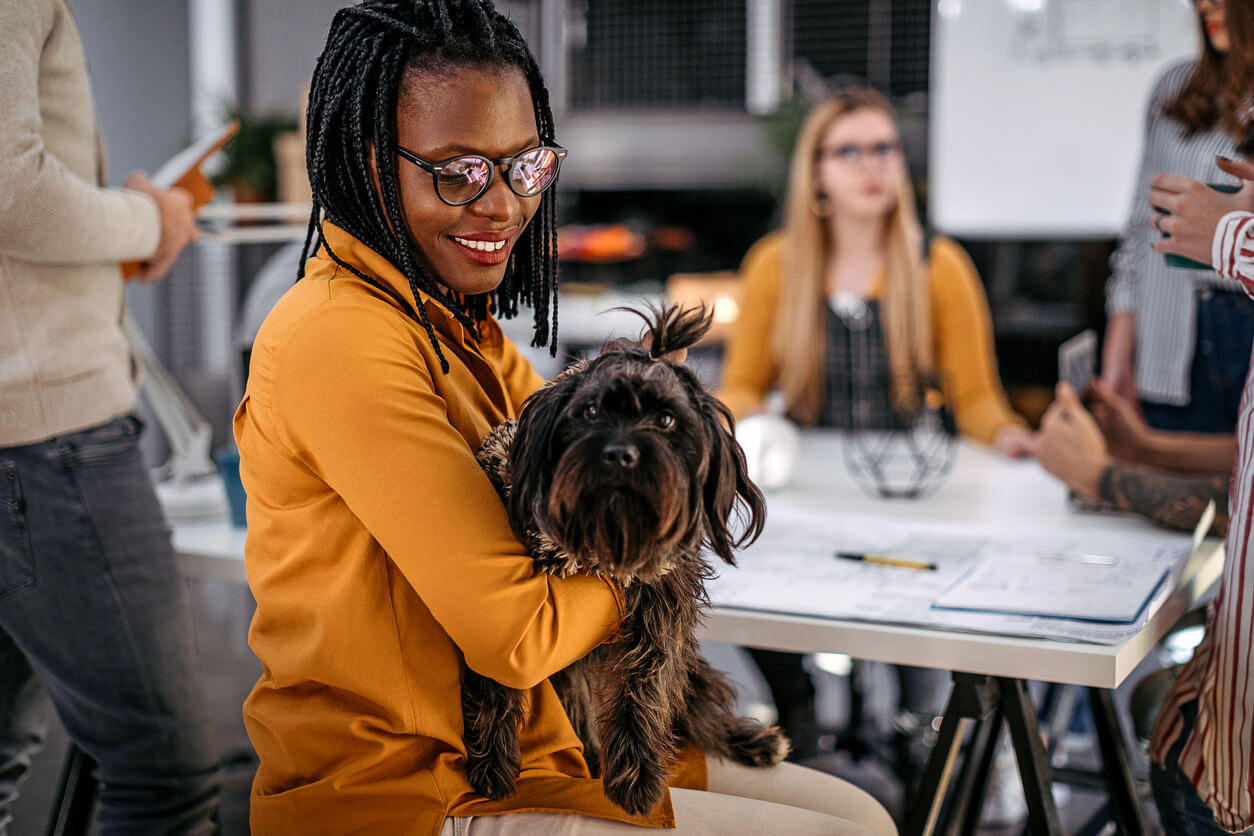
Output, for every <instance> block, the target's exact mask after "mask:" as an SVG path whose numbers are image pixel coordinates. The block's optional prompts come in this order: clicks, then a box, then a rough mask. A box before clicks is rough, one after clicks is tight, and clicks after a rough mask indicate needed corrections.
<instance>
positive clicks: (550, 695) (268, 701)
mask: <svg viewBox="0 0 1254 836" xmlns="http://www.w3.org/2000/svg"><path fill="white" fill-rule="evenodd" d="M326 240H327V243H328V244H329V245H330V246H331V248H332V249H333V250H334V251H335V253H336V255H338V256H339V257H340V258H341V259H342V260H344V261H345V262H347V263H349V264H352V265H353V266H354V267H356V268H357V269H359V270H361V271H362V272H364V273H366V274H367V275H370V276H373V277H375V278H376V279H377V280H378V281H379V282H381V283H383V284H385V285H386V286H388V287H390V288H392V289H393V290H394V291H396V293H397V294H399V295H400V297H401V298H403V299H407V300H413V295H412V293H411V292H410V289H409V285H408V282H407V281H406V280H405V279H404V277H403V276H402V275H401V273H400V272H399V271H397V270H396V269H395V268H394V267H392V265H391V264H389V263H388V262H387V261H386V260H385V259H384V258H382V257H381V256H379V255H378V254H376V253H374V252H373V251H371V250H370V249H368V248H367V247H366V246H364V245H363V244H361V243H360V242H359V241H357V240H356V239H354V238H353V237H351V236H350V235H348V234H347V233H346V232H344V231H343V230H340V229H338V228H336V227H334V226H333V225H331V224H326ZM417 302H418V304H420V305H422V306H424V307H425V309H426V312H427V316H428V317H429V318H430V320H431V324H432V326H433V328H434V329H435V333H436V338H437V340H438V342H439V344H440V346H441V348H442V349H443V352H444V356H445V357H446V358H447V359H448V362H449V365H450V370H449V373H448V374H444V373H442V372H441V371H440V364H439V361H438V359H437V358H436V355H435V352H434V350H433V349H432V347H431V344H430V342H429V340H428V337H427V334H426V333H425V331H424V330H423V329H422V327H421V326H420V325H419V324H418V323H417V322H415V321H414V320H413V319H412V318H410V317H409V316H407V315H406V314H405V313H404V312H403V311H402V310H401V309H400V307H399V306H398V304H397V303H396V301H395V300H393V299H392V298H391V297H390V296H388V295H387V294H385V293H383V292H381V291H380V290H378V289H377V288H375V287H372V286H371V285H370V284H368V283H367V282H364V281H362V280H361V279H360V278H358V277H356V276H354V275H353V274H352V273H350V272H349V271H347V270H345V269H343V268H341V267H339V266H338V265H337V264H335V263H334V262H333V261H332V260H331V259H330V258H329V257H328V256H327V253H326V250H325V248H324V249H323V250H321V251H320V252H319V253H318V254H317V255H316V256H315V257H314V258H312V259H311V260H310V261H309V263H308V265H307V267H306V276H305V278H304V279H302V280H301V281H300V282H298V283H297V284H296V285H295V286H294V287H293V288H292V289H291V290H290V291H289V292H288V293H287V294H286V295H285V296H284V297H283V299H282V300H281V301H280V302H279V303H278V305H277V306H276V307H275V308H274V310H273V312H272V313H271V314H270V316H269V317H268V318H267V320H266V322H265V324H264V325H263V327H262V329H261V332H260V334H259V335H258V337H257V341H256V344H255V346H254V349H253V354H252V360H251V370H250V374H249V380H248V387H247V392H246V394H245V395H244V399H243V402H242V403H241V404H240V406H239V409H238V411H237V412H236V415H235V424H234V428H235V437H236V440H237V442H238V444H239V448H240V460H241V476H242V477H243V481H244V487H245V489H246V491H247V493H248V539H247V546H246V559H247V560H246V565H247V570H248V580H249V585H250V587H251V588H252V592H253V595H254V597H255V598H256V600H257V611H256V615H255V617H254V618H253V622H252V627H251V630H250V632H249V644H250V645H251V647H252V649H253V651H254V652H255V653H256V654H257V657H258V658H259V659H260V660H261V662H262V665H263V667H264V672H263V674H262V676H261V679H260V680H259V681H258V682H257V684H256V686H255V687H254V689H253V691H252V693H251V694H250V695H249V697H248V699H247V701H246V702H245V703H244V719H245V723H246V725H247V728H248V733H249V736H250V737H251V739H252V742H253V744H254V746H255V747H256V750H257V753H258V755H259V756H260V759H261V766H260V769H259V770H258V772H257V777H256V779H255V781H254V783H253V790H252V805H251V823H252V830H253V832H254V833H256V834H262V835H263V836H264V834H288V833H291V834H309V833H318V834H336V833H350V832H352V833H358V832H361V833H389V834H432V836H434V834H437V833H438V832H439V830H440V827H441V824H442V823H443V821H444V818H445V816H446V815H463V816H468V815H490V814H494V813H502V812H506V811H519V810H547V811H568V812H579V813H583V814H587V815H592V816H599V817H604V818H611V819H620V820H624V821H633V819H631V818H630V817H628V816H627V815H626V814H625V813H624V812H623V811H622V810H620V809H619V808H617V807H615V806H614V805H613V804H611V803H610V802H609V801H608V800H606V798H605V796H604V794H603V792H602V790H601V785H600V782H599V781H594V780H592V779H590V778H589V777H588V768H587V765H586V763H585V762H584V759H583V755H582V746H581V744H580V743H579V741H578V739H577V738H576V736H575V734H574V732H573V730H572V729H571V726H570V723H569V722H568V721H567V719H566V715H565V712H564V711H563V710H562V706H561V705H560V703H559V702H558V699H557V696H556V694H555V692H554V690H553V688H552V686H551V685H550V684H549V682H548V679H547V677H548V676H550V675H551V674H553V673H555V672H556V671H558V670H560V669H562V668H563V667H565V666H566V665H568V664H570V663H571V662H572V661H574V660H576V659H578V658H580V657H581V656H583V655H584V654H586V653H587V652H588V651H589V650H591V649H592V648H593V647H595V646H596V645H598V644H600V643H602V642H604V641H606V640H607V639H608V638H609V637H610V636H611V635H612V633H613V632H614V630H615V628H616V626H617V624H618V622H619V619H620V617H621V613H620V609H619V599H618V597H617V592H616V591H615V590H614V589H613V588H612V587H611V585H609V584H608V583H607V582H605V581H603V580H599V579H595V578H590V577H573V578H569V579H564V580H563V579H557V578H553V577H551V576H549V575H546V574H541V573H537V572H536V571H535V569H534V568H533V566H532V561H531V558H530V557H529V556H528V555H527V554H526V553H525V551H524V550H523V548H522V546H521V545H519V543H518V542H517V540H516V539H515V537H514V535H513V533H512V532H511V530H510V526H509V522H508V520H507V518H506V514H505V509H504V507H503V506H502V504H501V502H500V500H499V499H498V498H497V494H496V492H495V491H494V490H493V488H492V485H491V484H490V483H489V481H488V479H487V477H486V476H485V475H484V474H483V473H482V472H481V471H480V469H479V466H478V465H477V464H476V463H475V460H474V451H475V450H476V449H478V447H479V444H480V442H481V441H482V440H483V438H484V436H485V435H486V434H487V433H488V432H489V431H490V430H491V429H492V428H493V427H495V426H496V425H497V424H498V423H500V422H501V421H502V420H504V419H506V418H509V417H512V416H514V415H515V414H516V413H517V411H518V409H519V407H520V406H521V404H522V402H523V400H524V399H525V398H526V397H527V395H529V394H530V393H531V392H532V391H534V390H535V389H536V388H537V387H538V386H539V385H540V384H541V382H542V381H541V378H540V377H539V376H538V375H537V374H536V373H535V371H534V370H533V369H532V368H531V366H530V365H529V364H528V363H527V362H526V360H525V359H524V358H523V357H522V356H521V355H520V354H519V353H518V350H517V348H516V347H515V346H514V345H513V344H512V343H511V342H510V341H509V340H508V339H506V338H505V337H504V336H503V335H502V333H501V330H500V328H499V326H498V325H497V323H496V322H495V321H494V320H489V321H488V322H486V323H484V325H483V327H482V329H481V337H480V339H478V340H476V339H475V338H474V336H473V335H472V334H471V333H469V332H467V331H466V330H465V329H464V328H463V327H462V326H461V325H460V324H459V323H458V322H457V321H456V319H454V318H453V317H452V316H451V315H450V314H449V313H448V312H447V311H446V310H445V309H444V308H443V307H442V306H440V305H439V304H438V303H436V302H435V301H434V300H432V299H429V298H426V297H420V298H419V299H418V300H417ZM463 666H468V667H470V668H472V669H474V670H476V671H478V672H479V673H481V674H483V675H485V676H488V677H491V678H492V679H495V680H497V681H498V682H501V683H503V684H505V685H507V686H510V687H512V688H520V689H526V690H527V691H528V698H529V701H530V714H529V715H528V717H527V719H526V723H525V727H524V728H523V729H522V733H521V743H522V774H521V777H520V778H519V781H518V794H517V795H516V796H515V797H514V798H511V799H508V800H506V801H500V802H492V801H488V800H486V799H484V798H481V797H479V796H477V795H476V794H475V793H474V791H473V790H472V789H471V787H470V785H469V784H468V782H467V780H466V775H465V749H464V745H463V742H462V716H461V701H460V679H461V673H462V670H463ZM704 769H705V765H704V761H703V760H702V759H701V758H700V757H699V756H697V755H695V754H694V753H692V752H689V753H687V756H686V758H685V760H684V762H683V763H682V764H681V767H680V768H679V769H678V770H677V774H676V778H675V784H676V785H677V786H680V785H682V786H692V787H697V788H703V787H704V781H705V771H704ZM634 821H635V822H636V823H638V824H646V825H651V826H655V827H659V826H660V827H666V826H673V825H674V816H673V813H672V809H671V805H670V799H669V797H668V798H667V799H666V801H665V802H664V803H663V804H662V805H660V806H659V807H658V808H657V809H656V810H655V811H653V812H652V813H651V814H650V815H648V816H644V817H641V818H639V819H635V820H634Z"/></svg>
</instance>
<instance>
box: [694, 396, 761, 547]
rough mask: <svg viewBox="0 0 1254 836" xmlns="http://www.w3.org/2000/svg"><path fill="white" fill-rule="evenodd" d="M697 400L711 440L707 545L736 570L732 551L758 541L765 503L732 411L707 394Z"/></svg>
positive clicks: (706, 500) (706, 494)
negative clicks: (734, 526)
mask: <svg viewBox="0 0 1254 836" xmlns="http://www.w3.org/2000/svg"><path fill="white" fill-rule="evenodd" d="M698 397H700V398H701V399H702V400H703V403H702V409H701V416H702V420H703V421H704V422H705V425H706V426H705V429H706V434H707V435H708V436H709V438H710V468H709V472H708V473H707V474H706V477H705V486H704V490H703V492H702V493H703V501H704V505H705V517H706V529H707V530H706V542H707V544H708V545H709V547H710V549H711V550H712V551H713V552H714V553H715V554H717V555H718V556H719V557H721V558H722V559H723V560H724V561H726V562H727V563H730V564H732V565H733V566H734V565H735V564H736V560H735V557H734V556H733V555H732V550H733V549H734V548H739V547H740V546H745V545H748V544H749V543H752V542H753V541H754V540H756V539H758V535H760V534H761V533H762V527H763V526H764V525H766V500H765V499H764V498H763V496H762V492H761V491H760V490H758V486H757V485H755V484H753V482H752V480H750V479H749V465H748V463H747V462H746V461H745V454H744V451H743V450H741V449H740V445H739V444H738V443H737V442H736V438H735V435H734V433H733V428H734V419H733V418H732V415H731V411H730V410H728V409H727V407H726V406H724V405H723V403H722V401H720V400H718V399H717V398H715V397H714V396H713V395H710V394H709V393H707V392H705V391H701V392H700V394H699V395H698ZM732 516H735V517H736V518H737V521H738V522H739V523H741V524H743V525H744V530H743V531H742V532H741V533H740V535H739V536H738V537H733V535H732V533H731V531H730V530H729V528H728V521H729V518H731V517H732Z"/></svg>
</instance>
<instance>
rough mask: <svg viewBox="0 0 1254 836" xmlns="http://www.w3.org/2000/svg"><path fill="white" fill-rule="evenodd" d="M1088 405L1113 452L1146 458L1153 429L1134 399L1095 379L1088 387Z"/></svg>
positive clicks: (1123, 456)
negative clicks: (1122, 395) (1146, 421)
mask: <svg viewBox="0 0 1254 836" xmlns="http://www.w3.org/2000/svg"><path fill="white" fill-rule="evenodd" d="M1089 407H1090V409H1091V410H1092V411H1093V418H1094V419H1096V421H1097V425H1098V426H1099V427H1100V428H1101V431H1102V434H1103V435H1104V436H1105V438H1106V445H1107V447H1108V449H1109V451H1110V454H1111V455H1112V456H1114V457H1115V458H1117V459H1123V460H1125V461H1132V462H1138V461H1139V462H1144V461H1145V460H1146V458H1147V457H1148V456H1149V455H1150V448H1151V447H1152V446H1153V441H1152V439H1153V435H1154V431H1153V430H1152V429H1150V427H1149V425H1148V424H1146V423H1145V419H1144V418H1142V417H1141V412H1140V410H1139V409H1137V406H1136V404H1135V403H1133V402H1132V401H1130V400H1128V399H1127V398H1123V397H1121V396H1120V395H1119V394H1118V393H1117V392H1115V391H1114V390H1113V389H1111V388H1110V387H1108V386H1106V385H1105V383H1104V382H1102V381H1100V380H1095V381H1093V385H1092V387H1090V388H1089Z"/></svg>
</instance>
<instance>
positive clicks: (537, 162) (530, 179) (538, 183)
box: [509, 148, 557, 196]
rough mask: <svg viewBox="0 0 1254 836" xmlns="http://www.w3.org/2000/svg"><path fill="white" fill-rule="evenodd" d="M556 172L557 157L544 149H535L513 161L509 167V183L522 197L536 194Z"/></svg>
mask: <svg viewBox="0 0 1254 836" xmlns="http://www.w3.org/2000/svg"><path fill="white" fill-rule="evenodd" d="M556 171H557V155H556V154H554V153H553V152H552V151H549V150H548V149H545V148H536V149H533V150H531V151H528V152H527V153H525V154H523V155H522V156H520V157H518V159H516V160H515V161H514V164H513V165H512V166H510V169H509V176H510V181H511V182H512V183H513V185H514V190H515V191H517V192H518V193H520V194H523V195H528V196H529V195H534V194H538V193H539V192H540V191H541V190H542V189H544V187H545V186H547V185H548V184H549V181H550V180H552V179H553V175H554V174H555V173H556Z"/></svg>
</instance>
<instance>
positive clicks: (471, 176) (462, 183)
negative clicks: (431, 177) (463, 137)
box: [439, 157, 492, 201]
mask: <svg viewBox="0 0 1254 836" xmlns="http://www.w3.org/2000/svg"><path fill="white" fill-rule="evenodd" d="M491 173H492V169H491V168H490V167H489V166H488V162H487V160H484V159H482V158H481V157H462V158H460V159H456V160H452V161H450V162H448V163H446V164H445V165H444V169H443V171H441V172H440V177H439V188H440V194H441V195H442V196H443V197H445V198H447V199H448V200H454V201H457V200H466V199H468V198H471V197H474V196H475V195H477V194H479V192H480V191H482V190H483V187H484V185H486V184H487V182H488V177H489V176H490V175H491Z"/></svg>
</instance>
